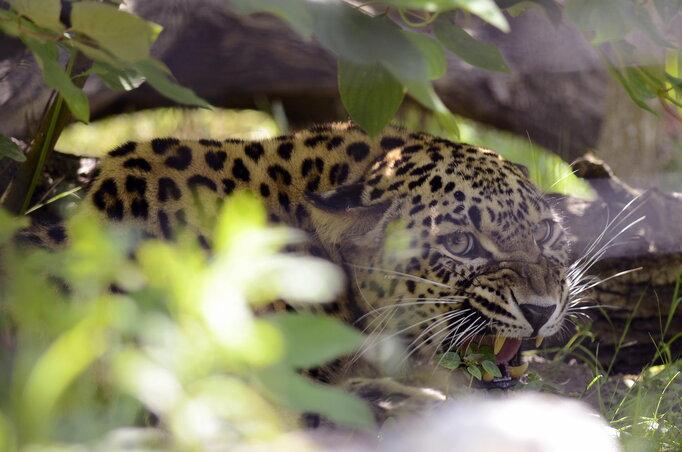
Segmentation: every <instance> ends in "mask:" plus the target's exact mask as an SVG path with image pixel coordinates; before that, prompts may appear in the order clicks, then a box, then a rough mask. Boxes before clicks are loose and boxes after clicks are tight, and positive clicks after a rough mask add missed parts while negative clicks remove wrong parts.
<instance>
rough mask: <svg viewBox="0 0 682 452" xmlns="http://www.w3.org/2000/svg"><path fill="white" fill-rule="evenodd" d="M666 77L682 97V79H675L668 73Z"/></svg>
mask: <svg viewBox="0 0 682 452" xmlns="http://www.w3.org/2000/svg"><path fill="white" fill-rule="evenodd" d="M665 76H666V78H667V79H668V81H669V82H670V84H671V85H672V87H673V89H674V90H675V92H676V93H677V94H678V95H680V96H682V78H677V77H673V76H672V75H670V74H667V73H666V74H665Z"/></svg>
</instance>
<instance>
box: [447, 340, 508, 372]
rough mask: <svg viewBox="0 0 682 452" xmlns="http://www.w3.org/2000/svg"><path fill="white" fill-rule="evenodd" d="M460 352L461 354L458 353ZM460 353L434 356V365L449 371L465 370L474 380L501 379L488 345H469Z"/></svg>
mask: <svg viewBox="0 0 682 452" xmlns="http://www.w3.org/2000/svg"><path fill="white" fill-rule="evenodd" d="M460 352H461V353H460ZM460 352H454V351H449V352H445V353H443V354H442V355H438V356H436V358H435V360H436V363H437V364H438V365H439V366H441V367H444V368H446V369H449V370H457V369H466V371H467V372H468V373H469V375H471V376H472V377H473V378H475V379H476V380H482V379H483V376H484V372H485V374H486V377H490V378H492V377H497V378H500V377H502V372H501V371H500V368H499V367H497V364H495V354H494V353H493V349H492V348H491V347H490V346H488V345H478V344H475V343H470V344H469V345H468V346H467V347H466V349H465V350H462V351H460Z"/></svg>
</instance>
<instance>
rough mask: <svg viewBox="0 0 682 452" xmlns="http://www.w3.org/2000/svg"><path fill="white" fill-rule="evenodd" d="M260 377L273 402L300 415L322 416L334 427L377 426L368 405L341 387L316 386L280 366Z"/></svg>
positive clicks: (270, 369)
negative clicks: (337, 425)
mask: <svg viewBox="0 0 682 452" xmlns="http://www.w3.org/2000/svg"><path fill="white" fill-rule="evenodd" d="M257 378H258V380H259V381H260V383H261V384H262V385H263V386H264V387H265V388H266V390H267V392H268V393H269V395H270V397H271V398H272V399H274V400H275V401H276V402H278V403H280V404H282V405H284V406H286V407H288V408H290V409H293V410H295V411H297V412H299V413H305V412H308V413H319V414H321V415H323V416H324V417H326V418H327V419H329V420H330V421H332V422H333V423H335V424H339V425H345V426H348V427H353V428H371V427H373V426H374V415H373V414H372V410H370V409H369V407H368V406H367V404H366V403H365V402H364V401H363V400H361V399H360V398H358V397H356V396H354V395H352V394H348V393H347V392H345V391H343V390H342V389H340V388H337V387H335V386H329V385H323V384H319V383H314V382H312V381H310V380H308V379H307V378H305V377H302V376H301V375H298V374H297V373H295V372H293V371H291V370H289V369H285V368H283V367H281V366H279V367H275V368H269V369H266V370H265V371H262V372H259V373H258V374H257Z"/></svg>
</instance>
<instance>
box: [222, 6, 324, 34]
mask: <svg viewBox="0 0 682 452" xmlns="http://www.w3.org/2000/svg"><path fill="white" fill-rule="evenodd" d="M230 5H231V6H232V9H233V10H235V11H236V12H238V13H240V14H251V13H256V12H268V13H271V14H273V15H275V16H277V17H280V18H281V19H283V20H285V21H286V22H287V23H288V24H289V26H290V27H291V28H292V29H294V31H296V32H297V33H298V34H300V35H301V36H303V37H304V38H305V39H310V37H311V36H312V34H313V17H312V16H311V14H310V12H309V11H308V9H307V8H306V7H305V3H304V2H303V1H302V0H231V1H230Z"/></svg>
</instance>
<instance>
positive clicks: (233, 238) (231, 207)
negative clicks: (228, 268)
mask: <svg viewBox="0 0 682 452" xmlns="http://www.w3.org/2000/svg"><path fill="white" fill-rule="evenodd" d="M266 222H267V212H266V210H265V205H263V202H262V200H260V199H259V198H257V197H256V196H255V195H254V194H253V193H250V192H248V191H239V192H237V193H235V194H233V195H232V196H230V197H229V198H228V199H227V201H226V202H224V203H223V205H222V207H221V209H220V213H219V214H218V221H217V224H216V227H215V248H216V251H219V252H225V251H229V250H237V249H239V241H240V239H241V238H242V237H243V234H244V233H245V232H248V231H252V230H255V229H262V228H264V227H265V223H266Z"/></svg>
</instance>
